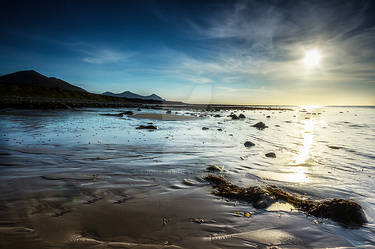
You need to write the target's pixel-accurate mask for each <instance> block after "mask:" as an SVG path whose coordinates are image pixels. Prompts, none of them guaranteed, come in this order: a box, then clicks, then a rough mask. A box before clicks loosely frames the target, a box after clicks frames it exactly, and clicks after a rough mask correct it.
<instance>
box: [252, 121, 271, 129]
mask: <svg viewBox="0 0 375 249" xmlns="http://www.w3.org/2000/svg"><path fill="white" fill-rule="evenodd" d="M253 127H255V128H257V129H258V130H264V129H265V128H268V126H267V125H266V124H265V123H263V122H258V123H256V124H255V125H253Z"/></svg>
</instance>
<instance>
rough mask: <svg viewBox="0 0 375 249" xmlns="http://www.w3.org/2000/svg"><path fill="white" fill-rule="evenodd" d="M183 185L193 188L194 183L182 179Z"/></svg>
mask: <svg viewBox="0 0 375 249" xmlns="http://www.w3.org/2000/svg"><path fill="white" fill-rule="evenodd" d="M183 184H185V185H187V186H194V185H195V182H194V181H192V180H190V179H184V181H183Z"/></svg>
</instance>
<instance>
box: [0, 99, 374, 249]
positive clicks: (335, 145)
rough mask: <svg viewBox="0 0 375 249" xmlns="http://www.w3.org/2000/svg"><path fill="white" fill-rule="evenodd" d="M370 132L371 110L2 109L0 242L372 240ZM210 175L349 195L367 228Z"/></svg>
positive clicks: (159, 244)
mask: <svg viewBox="0 0 375 249" xmlns="http://www.w3.org/2000/svg"><path fill="white" fill-rule="evenodd" d="M206 107H207V106H206ZM127 111H131V112H132V113H131V114H130V113H128V114H125V113H126V112H127ZM122 113H124V114H122ZM103 114H105V115H103ZM108 114H109V115H108ZM119 114H121V115H119ZM240 114H242V115H243V117H239V116H240ZM234 115H235V116H236V117H237V118H234V117H233V116H234ZM258 122H263V123H264V124H265V126H266V127H265V128H264V129H258V128H257V127H254V125H255V124H257V123H258ZM140 126H144V127H148V126H153V127H155V129H150V128H142V129H137V128H139V127H140ZM374 134H375V112H374V108H373V107H322V106H303V107H299V106H288V107H285V106H281V107H277V106H273V107H272V108H269V107H252V106H242V107H233V106H232V107H230V106H228V107H227V108H224V107H223V106H216V107H212V108H206V109H203V107H202V106H199V107H198V106H181V107H178V106H177V105H175V106H173V105H170V106H167V107H165V106H155V105H150V106H149V107H147V108H146V104H143V105H137V106H134V107H133V108H125V107H121V108H89V107H85V108H78V107H77V108H74V109H62V110H43V111H41V110H35V109H34V110H25V109H3V110H2V111H1V113H0V135H1V136H0V137H1V138H0V172H1V173H0V178H1V181H0V248H272V247H274V248H337V247H343V248H355V247H357V248H371V247H373V246H374V245H375V236H374V234H375V194H374V193H375V191H374V186H375V180H374V173H375V168H374V163H375V150H374V146H373V144H374V143H373V141H374V140H375V137H374ZM246 142H251V143H252V144H253V145H252V146H247V144H246V145H245V143H246ZM268 153H274V156H272V155H271V156H270V155H268V156H266V154H268ZM212 166H215V167H216V168H215V169H217V170H211V169H213V168H210V167H212ZM210 174H212V175H217V176H223V177H225V178H226V179H228V180H229V181H230V182H232V183H234V184H236V185H238V186H241V187H248V186H257V187H266V186H276V187H278V188H280V189H282V190H284V191H286V192H288V193H291V194H293V195H295V196H298V197H301V198H303V199H307V200H313V201H322V200H329V199H334V198H341V199H345V200H352V201H355V202H356V203H358V204H359V205H360V206H361V207H362V208H363V212H364V215H365V216H366V222H365V223H364V224H363V225H361V226H359V227H355V228H352V227H347V226H345V225H343V224H340V222H337V221H334V220H332V219H327V218H320V217H316V216H313V215H308V214H307V213H306V212H304V211H303V210H301V209H300V208H298V207H296V206H293V205H291V204H290V203H288V202H286V201H282V200H276V201H274V202H272V203H271V204H270V205H267V206H266V207H264V208H260V207H258V208H256V207H254V205H253V204H251V203H248V202H246V201H241V200H238V199H232V198H226V197H222V196H219V195H217V194H216V195H215V194H213V192H214V191H215V188H214V186H212V185H211V184H210V183H209V182H208V181H206V180H205V177H206V176H207V175H210Z"/></svg>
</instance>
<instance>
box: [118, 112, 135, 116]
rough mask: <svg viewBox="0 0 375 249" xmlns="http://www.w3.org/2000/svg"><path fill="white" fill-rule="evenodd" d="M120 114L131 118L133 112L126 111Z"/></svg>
mask: <svg viewBox="0 0 375 249" xmlns="http://www.w3.org/2000/svg"><path fill="white" fill-rule="evenodd" d="M120 114H123V115H128V116H131V115H133V114H134V112H132V111H126V112H122V113H120Z"/></svg>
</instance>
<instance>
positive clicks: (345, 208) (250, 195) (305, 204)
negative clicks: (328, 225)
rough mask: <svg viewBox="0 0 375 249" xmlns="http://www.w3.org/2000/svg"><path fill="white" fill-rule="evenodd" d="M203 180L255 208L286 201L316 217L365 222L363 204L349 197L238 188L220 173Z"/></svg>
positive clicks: (219, 192) (350, 224)
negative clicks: (311, 197)
mask: <svg viewBox="0 0 375 249" xmlns="http://www.w3.org/2000/svg"><path fill="white" fill-rule="evenodd" d="M204 179H205V180H206V181H208V182H210V183H211V184H212V185H213V187H214V188H215V189H216V190H217V191H216V192H214V194H215V195H218V196H222V197H226V198H231V199H237V200H242V201H246V202H249V203H252V204H253V206H254V207H255V208H265V207H268V206H269V205H270V204H272V203H274V202H275V201H277V200H282V201H285V202H287V203H289V204H292V205H293V206H295V207H296V208H299V209H300V210H302V211H304V212H306V213H307V214H308V215H313V216H315V217H318V218H328V219H331V220H334V221H336V222H339V223H340V224H342V225H343V226H347V227H352V228H355V227H359V226H362V225H363V224H364V223H366V222H367V219H366V215H365V213H364V212H363V209H362V207H361V206H360V205H359V204H358V203H356V202H354V201H351V200H344V199H332V200H325V201H312V200H307V199H305V198H300V197H298V196H296V195H293V194H291V193H288V192H285V191H283V190H281V189H280V188H278V187H276V186H267V187H247V188H243V187H239V186H237V185H234V184H232V183H231V182H229V181H228V180H227V179H226V178H224V177H223V176H214V175H208V176H206V177H204Z"/></svg>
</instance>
